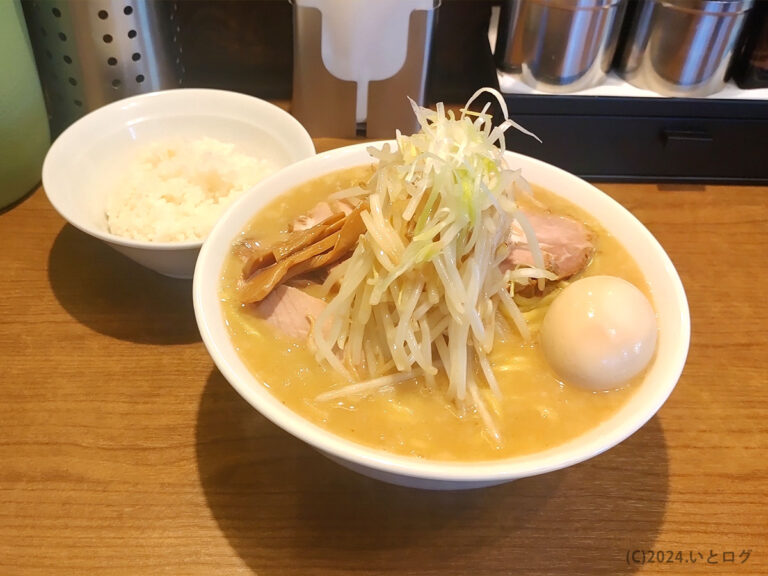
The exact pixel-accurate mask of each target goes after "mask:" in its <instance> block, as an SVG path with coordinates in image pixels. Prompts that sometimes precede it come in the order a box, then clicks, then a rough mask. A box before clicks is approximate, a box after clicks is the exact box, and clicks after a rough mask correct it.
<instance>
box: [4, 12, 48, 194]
mask: <svg viewBox="0 0 768 576" xmlns="http://www.w3.org/2000/svg"><path fill="white" fill-rule="evenodd" d="M50 144H51V136H50V132H49V129H48V115H47V113H46V110H45V102H44V101H43V92H42V90H41V89H40V79H39V77H38V75H37V68H36V67H35V59H34V56H33V55H32V46H31V45H30V43H29V36H28V35H27V25H26V23H25V21H24V14H23V12H22V9H21V4H20V3H19V0H0V209H2V208H4V207H6V206H8V205H9V204H11V203H13V202H14V201H16V200H18V199H19V198H21V197H22V196H23V195H24V194H26V193H27V192H29V191H30V190H31V189H32V188H34V187H35V186H36V185H37V184H38V183H39V182H40V172H41V168H42V165H43V159H44V158H45V153H46V152H47V151H48V147H49V146H50Z"/></svg>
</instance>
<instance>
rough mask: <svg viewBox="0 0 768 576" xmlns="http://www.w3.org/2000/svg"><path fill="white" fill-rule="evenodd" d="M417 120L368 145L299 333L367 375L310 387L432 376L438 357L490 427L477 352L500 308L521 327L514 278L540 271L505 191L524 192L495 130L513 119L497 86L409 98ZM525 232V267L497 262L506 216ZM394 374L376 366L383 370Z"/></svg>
mask: <svg viewBox="0 0 768 576" xmlns="http://www.w3.org/2000/svg"><path fill="white" fill-rule="evenodd" d="M483 92H488V93H490V94H491V95H493V96H495V97H496V99H497V100H498V101H499V104H500V105H501V109H502V112H503V114H504V117H505V120H504V121H503V122H502V123H501V124H500V125H498V126H493V121H492V116H491V115H490V114H489V113H488V112H487V110H488V105H486V107H485V108H483V110H482V111H481V112H472V111H470V110H469V106H470V105H471V104H472V102H474V100H475V99H476V98H477V97H478V96H479V95H480V94H482V93H483ZM411 105H412V107H413V111H414V113H415V115H416V117H417V119H418V121H419V124H420V126H421V129H420V131H419V132H417V133H415V134H413V135H411V136H405V135H403V134H401V133H400V132H398V133H397V134H396V147H395V148H394V149H393V148H391V147H390V146H389V145H385V146H384V147H383V149H381V150H378V149H376V148H374V147H371V148H370V149H369V152H370V154H371V156H373V157H374V158H375V159H376V160H378V166H377V169H376V171H375V174H374V176H373V178H372V179H371V181H370V182H369V185H368V187H367V188H368V189H367V190H366V191H363V190H362V189H360V193H365V194H367V199H368V206H369V209H368V210H366V211H364V212H363V213H362V218H363V221H364V223H365V226H366V229H367V231H366V233H365V234H363V235H362V236H361V237H360V241H359V242H358V245H357V248H356V250H355V251H354V253H353V254H352V256H351V257H350V258H349V260H348V261H346V262H345V263H344V264H343V272H337V271H333V272H332V273H331V275H330V276H329V277H328V281H327V282H326V284H325V289H326V290H327V291H328V292H329V293H331V292H332V291H333V290H338V291H337V292H336V293H335V295H334V296H333V297H332V298H331V299H330V301H329V303H328V306H327V307H326V308H325V309H324V310H323V312H322V313H321V314H320V315H319V316H318V318H317V319H316V322H315V326H323V327H325V328H324V329H323V330H320V329H316V330H313V332H312V336H311V342H312V343H313V344H314V349H315V351H316V354H317V355H318V357H319V358H320V359H321V360H324V361H326V362H328V363H329V364H330V365H331V366H333V367H334V368H336V369H337V370H339V371H340V372H343V373H344V374H345V375H347V376H349V377H351V374H350V371H351V372H352V373H354V375H355V376H356V377H357V379H364V380H365V379H369V380H367V381H364V382H362V383H360V382H358V383H354V384H351V385H349V386H346V387H344V388H341V389H338V390H334V391H331V392H329V393H326V394H323V395H321V397H320V398H318V399H326V400H327V399H333V398H339V397H342V396H344V395H345V394H355V393H358V394H359V393H363V392H364V393H369V392H371V391H373V390H376V389H378V388H380V387H381V386H389V385H391V384H393V383H396V382H401V381H405V380H408V379H410V378H413V377H415V376H416V375H419V376H422V377H423V378H424V379H425V381H426V382H427V384H428V385H433V384H434V376H435V375H436V374H437V371H438V367H442V369H443V370H444V371H445V373H446V374H447V376H448V389H447V393H448V395H449V397H450V398H452V399H453V400H454V401H456V403H457V404H459V405H462V404H465V403H466V404H467V405H469V406H472V407H474V408H475V409H476V411H477V413H478V415H479V416H480V417H481V418H482V420H483V421H484V422H485V424H486V427H487V429H488V430H489V432H490V433H491V435H492V436H494V437H498V432H497V431H496V429H495V427H494V426H493V422H492V421H491V420H490V415H489V412H488V410H487V408H486V407H485V406H484V404H483V401H482V396H481V394H480V385H481V384H482V383H483V382H484V383H485V384H486V385H487V388H488V390H490V392H491V393H492V394H495V395H497V396H498V395H500V391H499V387H498V384H497V382H496V378H495V376H494V374H493V369H492V367H491V365H490V363H489V361H488V358H487V354H488V353H489V352H490V351H491V349H492V347H493V342H494V337H495V333H496V330H495V324H496V320H497V313H498V312H499V311H502V312H503V313H504V314H505V315H506V317H507V318H508V319H509V320H510V321H511V323H512V324H513V325H514V326H515V327H516V328H517V330H518V331H519V332H520V334H521V335H522V336H523V338H526V339H527V338H529V332H528V327H527V325H526V322H525V319H524V317H523V314H522V313H521V311H520V310H519V309H518V307H517V305H516V304H515V301H514V299H513V294H514V284H515V283H516V282H519V283H527V282H529V281H530V279H531V278H538V279H540V281H542V282H543V279H544V278H551V277H552V275H551V274H550V273H549V272H547V271H546V270H544V261H543V257H542V254H541V252H540V251H539V250H538V244H537V243H536V241H535V238H534V237H533V232H532V231H531V230H530V225H529V224H528V222H527V221H526V220H525V219H524V217H523V216H522V215H521V213H520V212H519V210H518V209H517V203H516V201H515V193H516V192H520V193H523V194H529V193H530V187H529V186H528V184H527V183H526V182H525V180H524V179H523V178H522V176H521V174H520V171H519V170H515V169H513V168H512V167H510V166H508V165H507V162H506V161H505V158H504V150H505V148H506V145H505V140H504V133H505V131H506V130H507V129H508V128H510V127H514V128H517V129H518V130H520V131H522V132H524V133H525V134H529V135H531V136H533V137H535V136H534V135H533V134H531V133H530V132H528V131H527V130H525V129H523V128H522V127H520V126H519V125H517V124H516V123H515V122H514V121H512V120H510V119H509V118H508V113H507V109H506V105H505V103H504V99H503V97H502V96H501V94H499V93H498V92H497V91H495V90H492V89H488V88H483V89H481V90H478V91H477V92H476V93H475V94H474V95H473V96H472V98H470V100H469V101H468V102H467V104H466V106H465V107H464V108H463V109H462V110H461V112H460V115H459V117H458V118H457V117H456V116H455V114H454V113H453V111H447V112H446V110H445V109H444V107H443V105H442V104H438V105H437V107H436V110H430V109H427V108H422V107H420V106H418V105H417V104H416V103H415V102H413V101H412V100H411ZM515 219H517V220H518V221H519V222H520V225H521V227H522V229H523V230H524V231H525V232H526V235H528V240H529V245H530V246H531V249H532V254H533V258H534V263H535V264H536V266H535V267H534V268H527V269H524V270H508V271H507V272H506V273H502V272H501V271H500V269H499V263H500V262H501V261H502V260H503V259H504V258H505V257H506V256H507V254H508V251H509V248H508V246H507V244H506V243H505V241H506V239H507V235H508V231H509V229H510V225H511V224H512V222H513V220H515ZM393 369H394V371H395V372H396V374H394V375H393V374H388V373H387V372H386V371H387V370H389V371H392V370H393Z"/></svg>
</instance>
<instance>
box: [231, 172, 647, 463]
mask: <svg viewBox="0 0 768 576" xmlns="http://www.w3.org/2000/svg"><path fill="white" fill-rule="evenodd" d="M371 174H372V167H371V166H361V167H357V168H352V169H347V170H342V171H339V172H336V173H333V174H329V175H325V176H322V177H320V178H318V179H315V180H313V181H311V182H307V183H305V184H302V185H300V186H299V187H297V188H295V189H294V190H292V191H291V192H289V193H287V194H285V195H282V196H281V197H280V198H277V199H276V200H274V201H273V202H271V203H270V204H269V205H268V206H267V207H265V208H264V209H263V210H261V211H260V212H259V213H258V214H257V215H256V216H255V217H254V218H253V220H252V221H251V222H250V223H249V225H248V226H247V228H246V229H245V230H243V231H242V233H241V237H249V238H255V239H257V240H258V241H259V242H261V243H262V244H270V243H273V242H276V241H278V240H279V239H280V236H281V234H283V233H285V232H286V231H288V227H289V224H290V223H291V222H292V221H293V220H294V219H295V218H296V217H298V216H300V215H301V214H304V213H306V212H308V211H309V210H310V209H311V208H312V207H313V206H315V204H317V203H318V202H319V201H321V200H324V199H326V198H327V197H328V196H329V195H330V194H332V193H333V192H335V191H338V190H341V189H345V188H348V187H350V186H352V185H355V184H357V183H360V182H364V181H366V180H367V179H368V177H369V176H370V175H371ZM534 192H535V197H536V199H537V200H538V201H539V202H542V203H544V204H545V205H546V206H547V207H548V208H549V209H550V210H551V211H552V212H553V213H555V214H562V215H566V216H569V217H571V218H575V219H577V220H580V221H582V222H584V223H585V224H586V225H587V226H588V228H589V229H590V230H591V231H592V232H593V233H594V235H595V238H594V242H595V247H596V250H595V255H594V257H593V259H592V261H591V263H590V265H589V267H588V268H587V269H586V271H585V272H584V273H583V274H582V276H587V275H597V274H610V275H613V276H619V277H621V278H624V279H625V280H628V281H629V282H631V283H633V284H634V285H635V286H637V287H638V288H640V289H641V290H642V291H643V293H645V295H646V296H647V297H648V298H649V300H651V301H652V299H651V295H650V292H649V290H648V286H647V284H646V282H645V280H644V279H643V277H642V274H641V273H640V270H639V268H638V266H637V264H636V263H635V262H634V261H633V260H632V258H631V257H630V256H629V254H628V253H627V252H626V250H625V249H624V248H623V247H622V246H621V245H620V244H619V242H618V241H616V240H615V239H614V238H613V237H611V236H610V235H609V234H608V233H607V232H606V231H605V230H604V229H602V227H601V226H600V225H599V224H598V223H597V222H596V221H595V220H594V219H593V218H591V217H590V216H589V215H588V214H586V213H585V212H584V211H582V210H580V209H579V208H577V207H576V206H574V205H572V204H571V203H569V202H567V201H566V200H564V199H562V198H560V197H558V196H557V195H556V194H553V193H552V192H549V191H547V190H544V189H541V188H537V187H534ZM241 273H242V260H241V259H240V258H239V257H238V255H237V250H236V249H235V248H234V247H233V250H232V251H231V252H230V255H229V256H228V259H227V261H226V263H225V266H224V270H223V272H222V282H221V299H222V305H223V309H224V315H225V319H226V322H227V326H228V330H229V333H230V337H231V338H232V342H233V344H234V346H235V347H236V349H237V351H238V354H239V355H240V357H241V359H242V360H243V362H244V363H245V365H246V366H247V367H248V369H249V370H251V372H252V373H253V374H254V375H256V377H257V379H258V380H259V381H263V382H265V383H266V386H268V388H269V390H270V392H271V393H272V394H273V395H274V396H275V397H276V398H278V399H279V400H280V401H281V402H282V403H283V404H284V405H286V406H287V407H288V408H290V409H291V410H293V411H295V412H296V413H298V414H300V415H301V416H303V417H304V418H306V419H307V420H309V421H311V422H313V423H315V424H317V425H319V426H321V427H323V428H325V429H327V430H329V431H330V432H332V433H334V434H337V435H339V436H342V437H345V438H347V439H349V440H353V441H355V442H358V443H361V444H364V445H367V446H370V447H373V448H378V449H381V450H385V451H388V452H393V453H397V454H401V455H407V456H415V457H419V458H429V459H436V460H447V461H459V460H460V461H479V460H490V459H500V458H508V457H513V456H520V455H525V454H530V453H533V452H539V451H542V450H545V449H547V448H551V447H554V446H557V445H559V444H562V443H564V442H566V441H568V440H570V439H572V438H574V437H576V436H578V435H580V434H582V433H584V432H586V431H587V430H589V429H590V428H593V427H595V426H596V425H598V424H599V423H600V422H602V421H604V420H606V419H607V418H609V417H610V416H611V415H612V414H614V413H615V412H616V411H617V410H618V409H619V408H620V407H621V406H622V404H624V402H626V401H627V399H628V398H629V396H630V395H631V394H632V393H633V390H634V387H633V384H635V383H636V381H639V379H640V378H641V377H642V376H640V377H638V378H636V379H635V381H634V382H630V384H629V385H627V386H625V387H624V388H622V389H619V390H612V391H608V392H591V391H587V390H583V389H580V388H577V387H574V386H568V385H566V384H564V383H562V382H561V381H560V380H559V379H558V377H557V376H556V375H555V374H554V373H553V371H552V370H551V368H550V367H549V366H548V364H547V362H546V361H545V359H544V356H543V353H542V351H541V348H540V346H539V344H538V330H539V327H540V325H541V321H542V319H543V317H544V314H545V312H546V302H547V301H548V299H547V298H545V299H544V300H543V301H542V305H539V306H538V307H536V308H534V309H532V310H529V311H527V312H525V317H526V320H527V321H528V323H529V327H530V329H531V334H532V338H531V341H530V342H527V343H526V342H524V341H523V340H522V339H521V338H520V336H519V335H518V334H517V333H516V332H515V331H513V330H512V329H511V328H509V327H507V326H506V325H505V324H504V323H500V329H499V331H498V332H497V338H496V343H495V346H494V349H493V352H492V353H491V355H490V357H489V358H490V360H491V365H492V366H493V368H494V371H495V373H496V376H497V380H498V384H499V387H500V389H501V392H502V398H500V399H497V398H496V397H494V396H493V395H492V394H491V393H490V391H488V390H487V389H485V387H483V395H484V399H485V400H486V403H487V405H488V406H489V407H491V408H492V409H493V411H494V412H496V413H498V415H497V416H496V418H495V420H496V425H497V427H498V431H499V434H500V440H497V439H495V438H493V437H491V436H490V435H489V434H488V432H487V431H486V429H485V426H484V425H483V421H482V419H481V418H480V416H479V415H478V414H476V413H475V411H474V410H473V409H467V410H462V409H461V408H460V407H457V406H456V405H455V404H454V403H453V402H452V401H450V400H449V399H448V398H447V397H446V395H445V394H444V392H443V390H444V387H441V386H440V384H441V380H440V377H438V379H437V384H436V386H435V388H434V389H429V388H427V387H426V385H425V384H424V383H423V381H422V380H421V379H418V380H410V381H406V382H401V383H399V384H396V385H394V386H392V387H389V388H386V389H383V390H380V391H377V392H374V393H372V394H370V395H368V396H364V397H360V396H357V397H356V396H351V397H347V398H342V399H335V400H330V401H317V400H316V397H317V396H318V395H319V394H321V393H323V392H326V391H328V390H331V389H334V388H340V387H342V386H344V385H347V384H349V382H348V381H347V380H345V379H344V377H343V376H341V375H340V374H338V373H336V372H335V371H334V370H333V369H332V368H330V367H329V366H328V365H326V364H320V363H318V361H317V360H316V359H315V357H314V355H313V354H312V352H311V351H310V349H309V347H308V344H307V342H299V341H295V340H291V339H289V338H287V337H285V336H284V335H282V334H281V333H279V332H278V331H277V330H276V329H275V328H273V327H272V326H271V325H269V324H268V323H267V322H266V321H265V320H263V319H262V318H260V317H259V316H258V315H256V314H255V313H254V309H253V307H252V306H246V305H243V304H241V303H240V301H239V299H238V294H237V284H238V281H239V280H240V278H241ZM553 296H554V293H553V294H551V295H550V296H549V299H551V298H552V297H553Z"/></svg>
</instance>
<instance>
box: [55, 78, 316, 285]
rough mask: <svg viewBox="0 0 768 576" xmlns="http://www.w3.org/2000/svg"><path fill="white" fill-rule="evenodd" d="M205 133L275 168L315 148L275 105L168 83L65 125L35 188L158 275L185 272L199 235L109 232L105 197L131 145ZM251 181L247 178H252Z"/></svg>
mask: <svg viewBox="0 0 768 576" xmlns="http://www.w3.org/2000/svg"><path fill="white" fill-rule="evenodd" d="M200 138H212V139H215V140H218V141H220V142H226V143H228V144H232V145H234V146H235V149H236V150H239V151H240V152H242V153H244V154H247V155H249V156H252V157H255V158H263V159H267V160H269V161H271V162H272V163H273V165H274V166H276V167H277V168H278V169H279V168H282V167H284V166H287V165H289V164H291V163H293V162H296V161H298V160H302V159H304V158H307V157H309V156H312V155H313V154H314V153H315V148H314V144H313V143H312V138H311V137H310V135H309V133H308V132H307V131H306V130H305V129H304V127H303V126H302V125H301V124H300V123H299V122H298V121H297V120H296V119H295V118H293V116H291V115H290V114H288V113H287V112H286V111H284V110H282V109H281V108H279V107H278V106H275V105H274V104H271V103H269V102H266V101H265V100H261V99H259V98H254V97H252V96H248V95H245V94H239V93H237V92H229V91H226V90H208V89H192V88H190V89H186V88H185V89H181V88H180V89H176V90H165V91H161V92H152V93H148V94H142V95H139V96H132V97H130V98H125V99H123V100H119V101H117V102H113V103H112V104H108V105H106V106H103V107H102V108H98V109H96V110H94V111H93V112H90V113H89V114H87V115H86V116H83V117H82V118H81V119H79V120H78V121H77V122H75V123H74V124H72V125H71V126H70V127H69V128H67V129H66V130H65V131H64V132H63V133H62V134H61V135H60V136H59V137H58V138H57V139H56V141H55V142H54V143H53V145H52V146H51V148H50V150H49V151H48V154H47V156H46V158H45V162H44V164H43V174H42V176H43V178H42V179H43V188H44V189H45V193H46V195H47V196H48V199H49V200H50V202H51V204H53V207H54V208H55V209H56V211H57V212H59V214H60V215H61V216H62V217H64V219H65V220H67V221H68V222H69V223H70V224H72V225H73V226H75V227H76V228H79V229H80V230H82V231H83V232H85V233H86V234H89V235H90V236H93V237H94V238H98V239H99V240H102V241H103V242H105V243H106V244H107V245H109V246H111V247H112V248H114V249H115V250H117V251H118V252H120V253H122V254H123V255H125V256H127V257H128V258H130V259H132V260H134V261H136V262H138V263H139V264H141V265H143V266H146V267H147V268H150V269H152V270H155V271H156V272H159V273H161V274H164V275H166V276H172V277H177V278H191V277H192V274H193V272H194V268H195V262H196V260H197V255H198V252H199V251H200V246H201V245H202V240H191V241H179V242H151V241H146V240H136V239H133V238H128V237H124V236H118V235H116V234H113V233H111V232H110V230H109V226H108V223H107V216H106V207H107V201H108V199H107V197H108V194H109V193H110V191H112V190H114V189H115V188H116V187H117V186H118V185H119V184H120V183H121V181H123V180H125V179H126V177H127V176H128V174H127V173H126V170H127V169H128V166H130V165H131V163H130V162H129V160H130V159H131V158H132V157H134V156H135V155H136V153H137V150H142V149H144V150H146V148H147V147H148V146H151V145H153V144H157V143H165V142H185V141H190V140H195V139H200ZM254 183H255V182H254Z"/></svg>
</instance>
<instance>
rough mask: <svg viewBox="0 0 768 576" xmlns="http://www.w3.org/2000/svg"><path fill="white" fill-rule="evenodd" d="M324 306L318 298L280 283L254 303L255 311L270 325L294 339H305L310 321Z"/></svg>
mask: <svg viewBox="0 0 768 576" xmlns="http://www.w3.org/2000/svg"><path fill="white" fill-rule="evenodd" d="M324 308H325V302H324V301H323V300H321V299H320V298H315V297H314V296H310V295H309V294H307V293H306V292H304V291H302V290H299V289H298V288H294V287H293V286H286V285H285V284H281V285H280V286H278V287H276V288H275V289H274V290H272V292H270V294H269V296H267V297H266V298H264V300H262V301H261V302H259V303H258V304H256V305H255V311H256V313H257V314H258V315H259V316H260V317H262V318H264V319H265V320H266V321H267V323H269V324H270V325H271V326H273V327H274V328H276V329H277V330H279V331H280V332H282V333H283V334H285V335H286V336H288V337H289V338H292V339H294V340H306V339H307V337H308V336H309V331H310V328H311V326H312V324H311V323H312V322H313V321H314V320H315V319H316V318H317V317H318V315H319V314H320V312H322V311H323V309H324Z"/></svg>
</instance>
